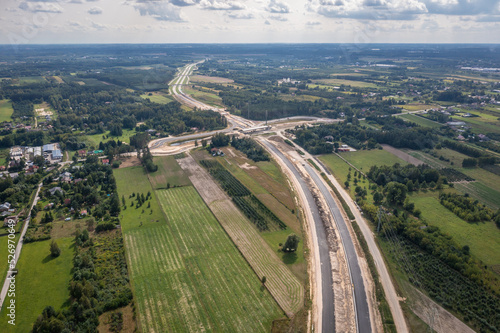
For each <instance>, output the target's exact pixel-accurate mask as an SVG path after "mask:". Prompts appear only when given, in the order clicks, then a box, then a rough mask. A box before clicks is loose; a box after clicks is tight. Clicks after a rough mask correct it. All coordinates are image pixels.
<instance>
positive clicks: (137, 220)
mask: <svg viewBox="0 0 500 333" xmlns="http://www.w3.org/2000/svg"><path fill="white" fill-rule="evenodd" d="M113 174H114V176H115V179H116V186H117V188H118V195H119V196H120V202H121V200H122V196H123V197H124V198H125V206H126V207H127V208H126V209H125V210H124V209H123V207H122V211H121V213H120V223H121V226H122V230H123V233H124V234H126V233H127V232H128V231H131V230H143V229H147V228H151V227H156V226H158V225H165V216H164V214H163V212H162V210H161V208H160V205H159V203H158V200H157V198H156V194H155V192H154V191H153V187H152V186H151V184H150V182H149V181H148V176H147V174H146V172H145V171H144V168H143V167H142V166H135V167H129V168H123V169H114V170H113ZM148 192H150V193H151V196H152V198H151V199H150V200H148V201H147V204H150V208H145V206H144V205H143V207H140V208H135V205H134V206H131V203H132V202H133V200H134V198H129V196H130V195H131V194H132V193H136V194H137V193H142V194H144V195H145V196H146V195H147V193H148ZM134 202H135V201H134ZM147 204H146V205H147ZM143 210H144V213H143V212H142V211H143ZM141 223H142V224H141Z"/></svg>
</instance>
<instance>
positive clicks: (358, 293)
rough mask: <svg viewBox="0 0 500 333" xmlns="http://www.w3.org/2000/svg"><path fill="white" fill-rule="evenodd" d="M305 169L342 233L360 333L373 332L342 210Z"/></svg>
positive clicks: (327, 191) (352, 244) (313, 175)
mask: <svg viewBox="0 0 500 333" xmlns="http://www.w3.org/2000/svg"><path fill="white" fill-rule="evenodd" d="M305 169H306V171H307V172H308V173H309V175H311V178H312V179H313V180H314V182H315V183H316V186H318V188H319V190H320V191H321V194H323V197H324V198H325V200H326V202H327V203H328V207H329V208H330V212H331V213H332V215H333V219H334V220H335V224H336V225H337V228H338V230H339V232H340V237H341V239H342V244H343V245H344V251H345V254H346V257H347V264H348V266H349V272H350V275H351V281H352V284H353V288H354V303H355V306H356V321H357V326H358V332H362V333H363V332H371V323H370V309H369V307H368V299H367V297H366V290H365V284H364V282H363V277H362V275H361V268H360V267H359V261H358V255H357V254H356V250H355V248H354V243H353V241H352V238H351V234H350V233H349V229H348V228H347V224H346V221H345V220H344V217H343V216H342V214H341V213H340V209H339V207H338V206H337V203H336V202H335V200H334V199H333V196H332V194H331V193H330V191H329V190H328V188H327V187H326V186H325V183H324V182H323V181H322V180H321V179H320V177H319V176H318V174H317V173H316V172H314V170H313V169H312V168H311V167H310V166H309V165H307V164H305Z"/></svg>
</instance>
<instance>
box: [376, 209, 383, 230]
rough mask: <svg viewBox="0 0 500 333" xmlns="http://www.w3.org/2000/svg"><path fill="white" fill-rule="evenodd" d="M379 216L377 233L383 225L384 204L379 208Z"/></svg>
mask: <svg viewBox="0 0 500 333" xmlns="http://www.w3.org/2000/svg"><path fill="white" fill-rule="evenodd" d="M377 217H378V225H377V233H379V232H380V226H381V225H382V206H379V208H378V213H377Z"/></svg>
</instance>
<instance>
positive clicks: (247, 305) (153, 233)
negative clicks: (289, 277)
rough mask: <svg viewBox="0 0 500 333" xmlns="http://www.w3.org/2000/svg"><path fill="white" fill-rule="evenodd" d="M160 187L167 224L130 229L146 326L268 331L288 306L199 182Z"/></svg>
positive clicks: (133, 266) (129, 251) (179, 329)
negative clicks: (251, 262) (267, 285)
mask: <svg viewBox="0 0 500 333" xmlns="http://www.w3.org/2000/svg"><path fill="white" fill-rule="evenodd" d="M156 193H157V195H158V197H159V200H160V202H161V205H162V207H163V209H164V210H165V214H166V216H167V220H168V223H167V225H161V226H158V227H157V228H149V229H143V230H137V229H136V230H133V231H131V232H129V233H127V234H126V236H125V240H126V243H127V254H128V257H129V262H130V263H131V265H130V267H131V268H130V269H131V273H132V281H133V284H134V286H135V295H136V304H137V308H138V312H139V315H140V320H139V325H140V326H141V328H142V331H143V332H165V331H175V332H200V331H208V332H237V331H240V330H241V328H242V327H244V328H245V330H247V331H250V332H269V331H270V328H271V324H272V321H273V320H274V319H278V318H280V317H281V316H283V313H282V312H281V310H280V308H279V307H278V305H277V304H276V302H275V301H274V300H273V298H272V297H271V295H270V294H269V293H268V292H267V290H266V289H262V288H261V283H260V281H259V278H258V277H257V276H256V275H255V273H254V272H253V271H252V270H251V269H250V267H249V266H248V264H247V263H246V262H245V260H244V259H243V257H242V256H241V254H240V253H239V252H238V250H237V249H236V248H235V247H234V245H233V243H232V241H231V240H230V239H229V237H228V236H227V234H226V233H225V232H224V230H223V229H222V228H221V226H220V224H219V223H218V222H217V220H216V219H215V218H214V216H213V215H212V213H211V212H210V210H209V209H208V208H207V206H206V205H205V204H204V202H203V200H202V199H201V197H200V196H199V195H198V194H197V192H196V190H195V189H194V188H193V187H181V188H172V189H169V190H158V191H156ZM268 281H269V280H268Z"/></svg>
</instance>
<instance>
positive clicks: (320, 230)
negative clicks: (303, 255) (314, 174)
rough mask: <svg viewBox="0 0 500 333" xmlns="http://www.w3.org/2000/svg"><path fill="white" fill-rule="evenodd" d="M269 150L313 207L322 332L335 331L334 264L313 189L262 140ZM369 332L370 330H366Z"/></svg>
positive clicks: (273, 147)
mask: <svg viewBox="0 0 500 333" xmlns="http://www.w3.org/2000/svg"><path fill="white" fill-rule="evenodd" d="M261 142H262V143H263V144H264V145H265V146H266V147H267V148H268V150H269V151H271V152H272V153H273V155H275V156H276V157H277V158H279V159H280V160H281V161H283V163H284V164H285V165H286V166H287V167H288V169H289V170H290V171H291V172H292V173H293V175H294V177H295V178H296V179H297V181H298V183H299V184H300V187H301V189H302V192H303V193H304V195H305V197H306V200H307V203H308V205H309V208H310V209H311V214H312V216H313V220H314V225H315V229H316V235H313V236H316V238H317V243H318V253H319V258H320V262H321V284H320V285H318V286H317V289H318V292H319V293H321V296H322V297H321V298H322V311H321V332H335V306H334V295H333V277H332V265H331V262H330V250H329V247H328V241H327V238H326V232H325V227H324V225H323V222H322V220H321V217H320V214H319V211H318V207H317V206H316V202H315V201H314V198H313V196H312V194H311V190H310V189H309V187H308V186H307V184H306V182H305V181H304V179H302V177H301V175H300V174H299V172H298V170H297V169H296V168H295V166H294V165H293V164H292V162H290V160H288V158H286V157H285V155H283V153H282V152H281V151H279V150H278V148H276V147H275V146H274V145H272V144H271V143H269V142H267V141H265V140H262V141H261ZM365 332H369V331H365Z"/></svg>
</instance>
